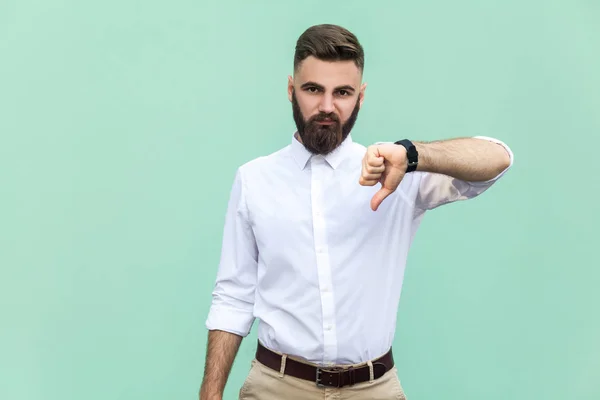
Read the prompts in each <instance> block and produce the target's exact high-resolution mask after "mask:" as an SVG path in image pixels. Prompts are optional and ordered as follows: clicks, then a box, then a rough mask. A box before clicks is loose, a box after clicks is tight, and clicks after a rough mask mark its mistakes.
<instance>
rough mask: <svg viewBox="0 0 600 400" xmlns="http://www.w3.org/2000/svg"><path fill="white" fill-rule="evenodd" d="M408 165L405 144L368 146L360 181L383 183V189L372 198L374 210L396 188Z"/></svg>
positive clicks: (374, 183)
mask: <svg viewBox="0 0 600 400" xmlns="http://www.w3.org/2000/svg"><path fill="white" fill-rule="evenodd" d="M407 165H408V161H407V158H406V149H405V148H404V146H399V145H396V144H379V145H372V146H369V147H368V148H367V152H366V153H365V156H364V157H363V163H362V173H361V175H360V179H359V183H360V184H361V185H363V186H374V185H376V184H377V183H381V189H380V190H379V191H378V192H377V193H375V195H374V196H373V198H372V199H371V209H372V210H373V211H376V210H377V208H379V205H380V204H381V202H382V201H383V200H384V199H385V198H386V197H388V196H389V195H390V194H392V193H393V192H394V190H396V188H397V187H398V185H399V184H400V182H401V181H402V178H404V174H405V173H406V167H407Z"/></svg>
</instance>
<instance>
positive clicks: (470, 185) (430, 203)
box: [415, 136, 514, 210]
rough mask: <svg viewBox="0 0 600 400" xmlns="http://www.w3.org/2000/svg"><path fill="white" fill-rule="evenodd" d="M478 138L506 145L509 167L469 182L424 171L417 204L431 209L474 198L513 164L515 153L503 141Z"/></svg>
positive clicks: (422, 207) (418, 206)
mask: <svg viewBox="0 0 600 400" xmlns="http://www.w3.org/2000/svg"><path fill="white" fill-rule="evenodd" d="M475 138H477V139H482V140H489V141H491V142H494V143H497V144H498V145H501V146H502V147H504V149H505V150H506V152H507V153H508V155H509V157H510V163H509V165H508V167H507V168H506V169H505V170H504V171H502V172H500V173H499V174H498V175H497V176H495V177H494V178H492V179H490V180H488V181H482V182H469V181H464V180H460V179H456V178H453V177H451V176H448V175H443V174H436V173H431V172H422V173H421V180H420V183H419V190H418V194H417V199H416V203H415V206H416V207H417V208H419V209H422V210H431V209H433V208H436V207H439V206H441V205H443V204H448V203H451V202H455V201H460V200H467V199H472V198H474V197H476V196H479V195H480V194H482V193H483V192H485V191H486V190H487V189H489V188H490V187H491V186H492V185H493V184H494V183H495V182H497V181H498V179H500V178H501V177H502V176H503V175H504V174H505V173H506V171H508V170H509V169H510V168H511V167H512V165H513V159H514V155H513V152H512V151H511V149H510V148H509V147H508V146H507V145H506V144H505V143H504V142H502V141H500V140H498V139H494V138H490V137H486V136H475Z"/></svg>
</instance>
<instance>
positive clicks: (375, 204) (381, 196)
mask: <svg viewBox="0 0 600 400" xmlns="http://www.w3.org/2000/svg"><path fill="white" fill-rule="evenodd" d="M392 192H393V190H390V189H387V188H384V187H382V188H381V189H379V191H378V192H377V193H375V195H374V196H373V198H372V199H371V209H372V210H373V211H377V209H378V208H379V205H380V204H381V202H382V201H383V200H385V198H386V197H388V196H389V195H390V194H392Z"/></svg>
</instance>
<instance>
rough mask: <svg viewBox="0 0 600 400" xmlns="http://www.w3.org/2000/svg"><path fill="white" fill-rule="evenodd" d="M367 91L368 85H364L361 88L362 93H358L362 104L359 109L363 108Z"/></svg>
mask: <svg viewBox="0 0 600 400" xmlns="http://www.w3.org/2000/svg"><path fill="white" fill-rule="evenodd" d="M366 90H367V84H366V83H363V84H362V85H361V87H360V92H359V93H358V96H359V99H360V102H359V107H362V104H363V101H365V91H366Z"/></svg>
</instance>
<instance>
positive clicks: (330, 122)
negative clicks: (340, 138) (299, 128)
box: [317, 120, 335, 125]
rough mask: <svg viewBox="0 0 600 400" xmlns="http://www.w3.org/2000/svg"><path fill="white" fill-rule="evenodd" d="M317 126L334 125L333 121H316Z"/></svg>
mask: <svg viewBox="0 0 600 400" xmlns="http://www.w3.org/2000/svg"><path fill="white" fill-rule="evenodd" d="M317 124H319V125H333V124H335V121H332V120H324V121H317Z"/></svg>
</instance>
